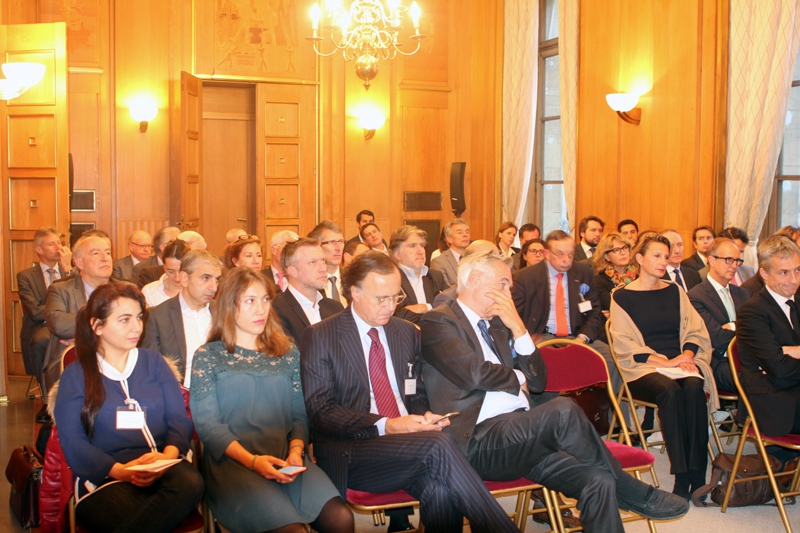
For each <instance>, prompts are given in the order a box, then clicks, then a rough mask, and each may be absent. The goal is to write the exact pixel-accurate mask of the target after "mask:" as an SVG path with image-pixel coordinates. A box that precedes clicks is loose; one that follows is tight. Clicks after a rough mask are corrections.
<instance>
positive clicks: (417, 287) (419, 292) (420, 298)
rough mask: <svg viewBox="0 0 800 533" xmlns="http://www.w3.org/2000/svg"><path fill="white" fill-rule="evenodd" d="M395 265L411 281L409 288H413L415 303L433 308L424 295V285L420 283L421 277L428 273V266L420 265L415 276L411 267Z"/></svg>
mask: <svg viewBox="0 0 800 533" xmlns="http://www.w3.org/2000/svg"><path fill="white" fill-rule="evenodd" d="M397 266H399V267H400V270H402V271H403V274H405V276H406V278H407V279H408V282H409V283H411V288H412V289H414V296H416V297H417V303H418V304H425V305H427V306H428V309H433V307H432V306H431V303H432V302H429V301H428V299H427V298H426V297H425V285H423V283H422V278H424V277H425V276H427V275H428V267H426V266H425V265H422V268H421V269H420V271H419V274H420V275H419V277H417V275H416V274H415V273H414V269H413V268H408V267H407V266H405V265H401V264H398V265H397ZM406 296H407V295H406Z"/></svg>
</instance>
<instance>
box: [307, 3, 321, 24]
mask: <svg viewBox="0 0 800 533" xmlns="http://www.w3.org/2000/svg"><path fill="white" fill-rule="evenodd" d="M309 15H311V28H312V29H313V30H314V31H316V30H318V29H319V19H320V17H321V16H322V12H321V11H320V10H319V4H317V3H316V2H315V3H314V5H313V6H311V11H309Z"/></svg>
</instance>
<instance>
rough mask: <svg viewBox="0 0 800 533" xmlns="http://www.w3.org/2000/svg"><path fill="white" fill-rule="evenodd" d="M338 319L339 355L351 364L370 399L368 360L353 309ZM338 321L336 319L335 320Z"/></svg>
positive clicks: (349, 309)
mask: <svg viewBox="0 0 800 533" xmlns="http://www.w3.org/2000/svg"><path fill="white" fill-rule="evenodd" d="M337 318H338V319H339V321H340V322H339V325H340V327H339V328H338V330H339V348H340V350H339V353H340V354H344V357H346V358H347V360H348V362H349V363H350V367H351V368H352V369H353V372H354V373H355V375H356V377H357V378H358V380H359V381H360V382H361V385H362V386H363V387H364V390H365V391H366V394H367V398H369V391H370V385H369V373H368V372H367V363H366V358H365V357H364V348H363V346H362V345H361V339H360V338H359V337H358V326H356V321H355V319H354V318H353V315H352V310H351V307H350V306H348V307H347V308H346V309H345V310H344V312H343V313H340V314H339V315H338V316H337ZM334 320H336V319H334Z"/></svg>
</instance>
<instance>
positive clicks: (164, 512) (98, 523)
mask: <svg viewBox="0 0 800 533" xmlns="http://www.w3.org/2000/svg"><path fill="white" fill-rule="evenodd" d="M204 489H205V487H204V485H203V477H202V476H201V475H200V472H198V471H197V469H196V468H195V467H193V466H192V465H191V464H190V463H187V462H186V461H182V462H180V463H178V464H176V465H175V466H173V467H172V468H170V469H169V470H167V471H166V472H165V473H164V475H163V476H161V478H160V479H158V480H157V481H155V482H154V483H153V484H152V485H150V486H148V487H137V486H135V485H133V484H131V483H114V484H112V485H109V486H107V487H102V488H100V489H98V490H97V491H95V492H94V493H92V494H91V495H89V496H86V497H85V498H84V499H83V500H81V501H80V503H79V504H78V506H77V507H76V508H75V513H76V516H77V519H78V522H80V524H81V525H82V526H83V527H85V528H87V529H88V530H89V531H91V532H92V533H100V532H105V531H114V532H116V533H122V532H131V533H137V532H138V533H141V532H143V531H147V532H152V533H156V532H164V533H171V532H172V530H173V529H175V527H177V526H178V524H180V523H181V521H182V520H183V519H184V518H186V517H187V516H188V515H189V513H190V512H192V509H194V508H195V507H197V504H198V503H199V502H200V499H201V498H202V497H203V490H204Z"/></svg>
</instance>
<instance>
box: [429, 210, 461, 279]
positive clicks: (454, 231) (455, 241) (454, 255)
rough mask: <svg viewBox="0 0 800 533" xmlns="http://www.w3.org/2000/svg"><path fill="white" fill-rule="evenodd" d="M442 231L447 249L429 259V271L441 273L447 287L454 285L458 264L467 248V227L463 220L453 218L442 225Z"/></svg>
mask: <svg viewBox="0 0 800 533" xmlns="http://www.w3.org/2000/svg"><path fill="white" fill-rule="evenodd" d="M443 231H444V240H445V242H446V243H447V246H448V248H447V250H444V251H442V253H441V254H440V255H439V256H438V257H435V258H433V259H431V270H438V271H439V272H441V273H442V275H443V276H444V282H445V283H446V284H447V286H448V287H449V286H451V285H455V283H456V278H457V276H456V271H457V270H458V262H459V260H460V259H461V256H462V255H464V250H466V249H467V246H469V225H467V222H466V221H465V220H464V219H463V218H454V219H452V220H450V221H449V222H448V223H447V224H445V225H444V228H443Z"/></svg>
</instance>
